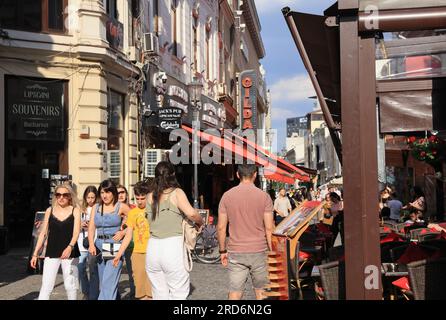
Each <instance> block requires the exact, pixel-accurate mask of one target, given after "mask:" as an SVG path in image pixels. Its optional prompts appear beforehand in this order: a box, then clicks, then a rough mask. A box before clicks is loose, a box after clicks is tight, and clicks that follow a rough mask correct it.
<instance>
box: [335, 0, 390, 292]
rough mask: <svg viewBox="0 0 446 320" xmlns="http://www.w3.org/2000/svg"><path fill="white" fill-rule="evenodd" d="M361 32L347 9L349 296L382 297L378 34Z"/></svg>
mask: <svg viewBox="0 0 446 320" xmlns="http://www.w3.org/2000/svg"><path fill="white" fill-rule="evenodd" d="M340 3H341V2H340ZM358 35H359V30H358V16H357V14H351V11H349V13H348V14H345V12H344V13H343V14H341V18H340V46H341V55H340V56H341V101H342V105H341V110H342V137H343V139H342V143H343V176H344V215H345V217H344V226H345V230H344V234H345V263H346V279H345V280H346V298H347V299H349V300H381V299H382V288H381V278H380V277H381V272H380V270H381V264H380V251H379V224H378V212H379V208H378V201H377V199H378V160H377V134H376V133H377V121H376V91H375V88H376V87H375V44H374V41H375V40H374V37H373V36H371V37H370V38H364V39H362V38H360V37H359V36H358ZM370 266H374V267H375V270H378V273H377V275H376V276H377V277H378V278H377V279H376V280H377V281H376V282H375V284H376V285H377V286H378V288H377V289H373V288H372V289H370V288H368V287H366V285H365V283H366V277H367V276H368V274H367V273H366V272H367V270H368V268H370Z"/></svg>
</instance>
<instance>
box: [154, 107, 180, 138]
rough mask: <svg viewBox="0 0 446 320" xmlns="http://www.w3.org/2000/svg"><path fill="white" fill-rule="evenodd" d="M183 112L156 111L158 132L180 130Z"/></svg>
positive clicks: (174, 110)
mask: <svg viewBox="0 0 446 320" xmlns="http://www.w3.org/2000/svg"><path fill="white" fill-rule="evenodd" d="M182 113H183V110H181V109H180V108H172V107H170V108H161V109H159V110H158V119H159V120H158V121H159V128H160V131H163V132H170V131H172V130H175V129H180V128H181V115H182Z"/></svg>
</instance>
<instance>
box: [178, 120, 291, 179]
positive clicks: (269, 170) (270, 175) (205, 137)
mask: <svg viewBox="0 0 446 320" xmlns="http://www.w3.org/2000/svg"><path fill="white" fill-rule="evenodd" d="M182 127H183V129H184V130H186V131H187V132H189V133H192V131H193V130H192V128H190V127H188V126H186V125H183V126H182ZM198 136H199V137H200V139H201V140H202V141H208V142H210V143H212V144H214V145H216V146H217V147H219V148H220V149H224V150H227V151H230V152H231V154H236V155H239V156H241V157H243V158H244V159H248V160H251V161H253V162H254V163H256V164H257V165H261V166H263V168H264V175H265V178H266V179H270V180H274V181H279V182H283V183H288V184H294V182H295V177H294V174H292V173H289V172H287V171H285V170H283V169H280V168H278V167H277V166H276V165H275V164H274V163H272V162H271V161H268V158H267V157H266V158H263V157H259V156H258V155H256V153H253V152H250V151H249V150H248V149H247V148H245V147H244V146H243V145H238V144H235V143H233V142H232V141H231V140H228V139H223V138H221V137H218V136H214V135H210V134H208V133H206V132H203V131H198Z"/></svg>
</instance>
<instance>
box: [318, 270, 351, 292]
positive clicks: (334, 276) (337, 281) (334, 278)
mask: <svg viewBox="0 0 446 320" xmlns="http://www.w3.org/2000/svg"><path fill="white" fill-rule="evenodd" d="M318 268H319V272H320V275H321V283H322V288H323V297H324V299H325V300H345V263H344V262H343V261H334V262H329V263H326V264H321V265H319V266H318Z"/></svg>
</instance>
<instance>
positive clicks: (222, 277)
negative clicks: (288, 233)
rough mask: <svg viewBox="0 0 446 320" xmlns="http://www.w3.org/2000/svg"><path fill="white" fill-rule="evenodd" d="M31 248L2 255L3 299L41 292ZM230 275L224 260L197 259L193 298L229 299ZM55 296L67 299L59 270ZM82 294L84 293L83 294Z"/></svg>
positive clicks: (124, 285)
mask: <svg viewBox="0 0 446 320" xmlns="http://www.w3.org/2000/svg"><path fill="white" fill-rule="evenodd" d="M27 256H28V248H22V249H12V250H10V251H9V253H8V254H7V255H2V256H0V299H1V300H34V299H37V297H38V295H39V289H40V285H41V279H42V276H41V275H38V274H36V275H29V274H28V273H27V271H26V263H27ZM228 282H229V281H228V275H227V272H226V270H225V269H224V268H223V267H222V266H221V264H214V265H205V264H201V263H198V262H195V263H194V268H193V270H192V272H191V294H190V296H189V298H188V299H190V300H225V299H226V298H227V290H228ZM246 287H247V289H246V292H245V295H244V298H245V299H254V297H255V296H254V293H253V292H252V286H251V281H250V280H249V281H248V283H247V286H246ZM120 292H121V295H122V299H123V300H129V299H130V297H129V288H128V275H127V272H126V271H125V270H123V273H122V276H121V281H120ZM51 298H52V299H53V300H65V299H66V294H65V289H64V286H63V279H62V274H61V273H60V272H59V275H58V276H57V280H56V285H55V288H54V291H53V295H52V297H51ZM79 298H80V294H79Z"/></svg>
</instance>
